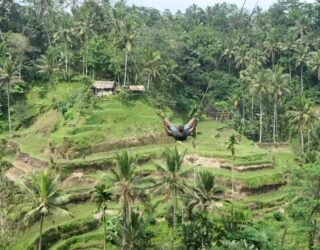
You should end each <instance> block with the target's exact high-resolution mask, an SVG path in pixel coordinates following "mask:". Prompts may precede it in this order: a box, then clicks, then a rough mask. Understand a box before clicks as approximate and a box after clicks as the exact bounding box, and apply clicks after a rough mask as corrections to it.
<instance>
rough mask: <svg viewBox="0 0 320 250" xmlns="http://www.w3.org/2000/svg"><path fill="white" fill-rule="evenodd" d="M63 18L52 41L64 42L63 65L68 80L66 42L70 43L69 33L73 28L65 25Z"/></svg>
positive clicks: (67, 49) (70, 33)
mask: <svg viewBox="0 0 320 250" xmlns="http://www.w3.org/2000/svg"><path fill="white" fill-rule="evenodd" d="M64 22H65V20H61V27H60V30H59V31H57V32H56V33H54V35H53V38H54V41H55V42H57V41H62V42H63V44H64V65H65V72H66V74H67V75H68V78H69V81H70V77H69V68H70V66H69V64H70V63H69V48H68V44H69V43H71V41H72V40H71V35H72V33H73V29H71V28H69V27H66V25H65V24H64Z"/></svg>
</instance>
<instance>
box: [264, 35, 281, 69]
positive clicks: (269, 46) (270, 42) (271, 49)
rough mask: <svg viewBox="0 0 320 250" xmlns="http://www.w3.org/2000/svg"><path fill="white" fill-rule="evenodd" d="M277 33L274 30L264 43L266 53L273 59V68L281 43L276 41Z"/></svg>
mask: <svg viewBox="0 0 320 250" xmlns="http://www.w3.org/2000/svg"><path fill="white" fill-rule="evenodd" d="M276 37H277V36H276V31H275V30H274V29H272V30H271V31H270V32H269V33H268V35H267V37H266V40H265V41H264V43H263V46H264V52H265V53H266V55H267V56H268V58H270V59H271V63H272V66H274V62H275V60H276V55H277V53H278V52H279V43H278V42H277V40H276Z"/></svg>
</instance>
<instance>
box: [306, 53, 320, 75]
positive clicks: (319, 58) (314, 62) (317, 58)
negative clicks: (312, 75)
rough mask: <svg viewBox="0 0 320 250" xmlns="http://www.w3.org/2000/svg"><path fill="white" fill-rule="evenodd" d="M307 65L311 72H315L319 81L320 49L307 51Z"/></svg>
mask: <svg viewBox="0 0 320 250" xmlns="http://www.w3.org/2000/svg"><path fill="white" fill-rule="evenodd" d="M307 65H308V66H309V67H310V68H311V70H312V71H313V72H316V74H317V78H318V80H319V81H320V50H318V51H313V52H310V53H309V56H308V62H307Z"/></svg>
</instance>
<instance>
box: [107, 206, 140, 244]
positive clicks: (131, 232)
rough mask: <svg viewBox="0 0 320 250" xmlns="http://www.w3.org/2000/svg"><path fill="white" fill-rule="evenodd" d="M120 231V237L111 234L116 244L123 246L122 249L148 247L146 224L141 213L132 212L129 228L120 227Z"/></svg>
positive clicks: (128, 223)
mask: <svg viewBox="0 0 320 250" xmlns="http://www.w3.org/2000/svg"><path fill="white" fill-rule="evenodd" d="M119 231H120V232H121V233H120V235H118V234H115V233H112V232H110V233H111V234H112V237H113V239H114V241H115V243H116V244H117V245H119V246H121V247H122V249H125V250H135V249H144V245H146V239H145V224H144V220H143V216H142V213H141V212H140V211H133V210H132V211H130V219H129V220H128V222H127V226H125V227H124V226H123V225H122V226H121V225H120V228H119ZM124 239H125V241H124ZM123 242H124V244H123Z"/></svg>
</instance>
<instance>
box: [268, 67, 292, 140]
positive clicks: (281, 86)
mask: <svg viewBox="0 0 320 250" xmlns="http://www.w3.org/2000/svg"><path fill="white" fill-rule="evenodd" d="M268 72H269V74H270V82H271V89H270V91H271V93H272V96H273V128H272V135H273V143H275V142H276V133H277V120H278V105H279V100H280V98H282V97H283V95H285V94H288V93H289V92H290V90H289V89H288V88H287V80H288V79H289V75H288V74H283V69H282V68H281V67H280V66H279V65H276V66H274V67H273V69H272V70H270V69H269V70H268Z"/></svg>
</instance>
